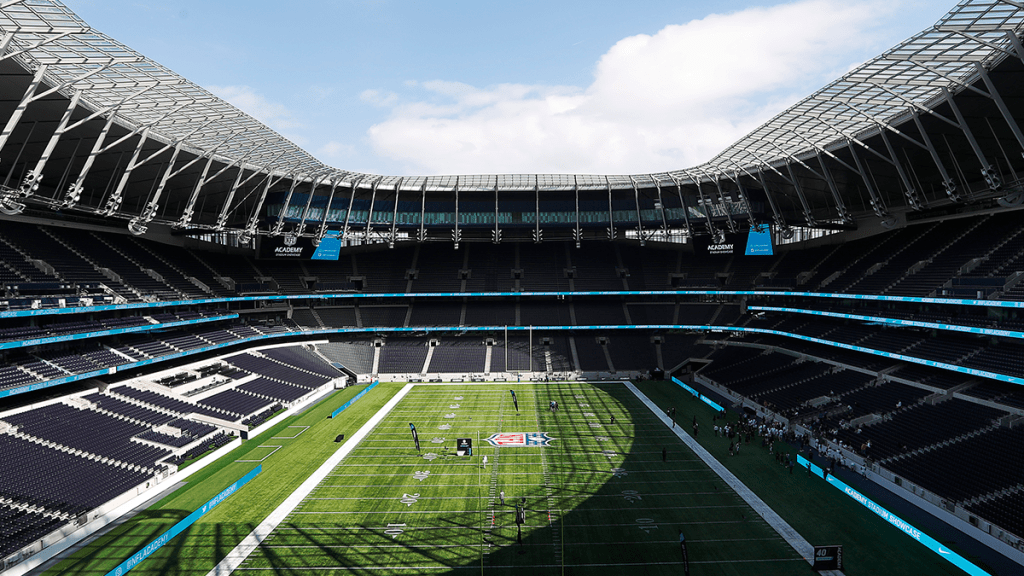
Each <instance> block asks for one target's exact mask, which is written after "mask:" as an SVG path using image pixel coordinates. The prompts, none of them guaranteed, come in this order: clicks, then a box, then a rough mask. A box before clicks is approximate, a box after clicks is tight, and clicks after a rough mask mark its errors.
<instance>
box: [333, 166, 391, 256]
mask: <svg viewBox="0 0 1024 576" xmlns="http://www.w3.org/2000/svg"><path fill="white" fill-rule="evenodd" d="M404 180H405V178H399V179H398V182H396V183H395V209H394V210H393V212H392V214H391V233H390V234H389V235H388V248H394V247H395V242H397V241H398V193H399V192H400V191H401V189H402V181H404ZM332 191H333V188H332Z"/></svg>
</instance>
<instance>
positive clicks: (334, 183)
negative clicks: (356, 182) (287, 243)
mask: <svg viewBox="0 0 1024 576" xmlns="http://www.w3.org/2000/svg"><path fill="white" fill-rule="evenodd" d="M339 180H341V176H339V175H335V176H334V178H332V179H331V192H330V194H328V196H327V205H325V206H324V215H323V218H321V219H320V229H319V230H317V233H316V236H315V237H314V238H313V245H314V246H319V245H320V241H321V240H323V239H324V237H325V236H326V235H327V218H328V215H329V214H330V212H331V204H332V203H333V202H334V191H335V190H337V188H338V181H339Z"/></svg>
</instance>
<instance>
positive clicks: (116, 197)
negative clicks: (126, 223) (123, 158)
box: [97, 126, 150, 216]
mask: <svg viewBox="0 0 1024 576" xmlns="http://www.w3.org/2000/svg"><path fill="white" fill-rule="evenodd" d="M149 129H150V127H149V126H146V127H145V128H144V129H143V130H142V134H141V135H140V137H139V143H138V144H136V145H135V150H134V151H133V152H132V157H131V159H130V160H129V161H128V166H126V167H125V169H124V172H123V173H122V174H121V180H120V181H118V183H117V188H115V189H114V191H113V193H111V194H110V196H109V197H108V198H107V205H106V206H105V207H104V208H103V209H102V210H99V211H97V213H99V214H103V215H104V216H113V215H114V214H116V213H117V211H118V210H120V209H121V201H122V199H123V198H124V187H125V184H127V183H128V178H130V177H131V175H132V171H133V170H135V166H136V163H137V162H138V160H139V154H140V153H141V152H142V147H143V146H145V145H146V139H147V138H149Z"/></svg>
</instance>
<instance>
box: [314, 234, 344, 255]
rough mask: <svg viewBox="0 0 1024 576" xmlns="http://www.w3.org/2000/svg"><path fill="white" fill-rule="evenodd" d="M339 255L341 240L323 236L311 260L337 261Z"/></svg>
mask: <svg viewBox="0 0 1024 576" xmlns="http://www.w3.org/2000/svg"><path fill="white" fill-rule="evenodd" d="M340 255H341V239H340V238H336V237H334V236H325V237H324V238H323V239H322V240H320V244H319V245H318V246H317V247H316V252H313V258H312V259H313V260H337V259H338V257H339V256H340Z"/></svg>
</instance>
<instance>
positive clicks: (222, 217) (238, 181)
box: [213, 152, 284, 231]
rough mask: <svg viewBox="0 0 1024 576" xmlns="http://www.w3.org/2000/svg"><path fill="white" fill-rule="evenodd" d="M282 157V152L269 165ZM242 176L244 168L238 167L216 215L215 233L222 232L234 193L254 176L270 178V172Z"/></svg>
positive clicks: (256, 171) (254, 172)
mask: <svg viewBox="0 0 1024 576" xmlns="http://www.w3.org/2000/svg"><path fill="white" fill-rule="evenodd" d="M283 155H284V153H283V152H282V153H281V154H278V155H277V156H276V157H275V158H274V159H273V160H271V162H270V163H271V164H273V163H274V162H275V161H277V160H278V159H279V158H280V157H281V156H283ZM243 174H245V167H244V166H239V167H238V174H236V175H235V182H234V183H233V184H232V185H231V189H230V190H229V191H228V196H227V198H225V199H224V202H223V204H221V207H220V213H219V214H217V223H216V224H215V225H214V227H213V228H214V230H217V231H222V230H224V225H225V224H226V223H227V221H228V213H229V212H230V211H231V202H232V201H234V199H235V192H237V191H238V189H239V188H241V187H242V186H245V185H246V184H248V183H249V181H250V180H252V179H253V178H255V177H256V176H258V175H260V174H265V176H264V177H265V178H268V179H269V178H270V171H269V170H267V171H266V172H265V173H264V172H263V171H261V170H253V172H252V174H250V175H249V176H248V177H247V178H245V179H244V180H243V179H242V175H243Z"/></svg>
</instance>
